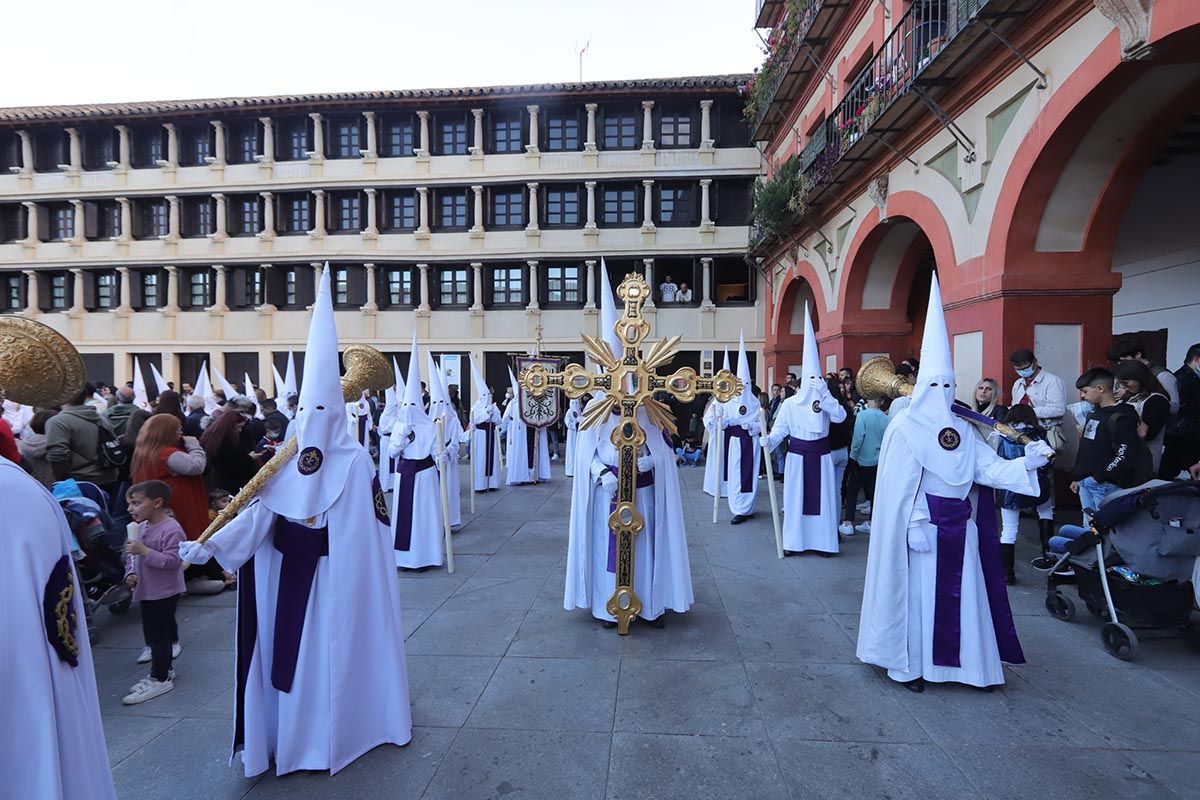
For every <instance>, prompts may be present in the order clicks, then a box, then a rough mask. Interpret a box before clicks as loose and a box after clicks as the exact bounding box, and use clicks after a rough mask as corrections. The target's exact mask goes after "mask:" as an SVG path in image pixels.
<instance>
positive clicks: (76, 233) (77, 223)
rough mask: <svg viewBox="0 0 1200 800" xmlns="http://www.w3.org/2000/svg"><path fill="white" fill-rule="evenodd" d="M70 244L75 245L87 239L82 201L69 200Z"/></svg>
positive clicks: (79, 244)
mask: <svg viewBox="0 0 1200 800" xmlns="http://www.w3.org/2000/svg"><path fill="white" fill-rule="evenodd" d="M71 211H72V213H71V244H73V245H75V246H76V247H78V246H81V245H82V244H83V243H84V242H86V241H87V235H86V234H87V231H86V221H85V220H84V218H83V201H82V200H72V201H71Z"/></svg>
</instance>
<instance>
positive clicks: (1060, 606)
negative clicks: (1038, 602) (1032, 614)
mask: <svg viewBox="0 0 1200 800" xmlns="http://www.w3.org/2000/svg"><path fill="white" fill-rule="evenodd" d="M1046 610H1047V611H1049V612H1050V613H1051V614H1053V615H1054V616H1055V617H1057V618H1058V619H1061V620H1062V621H1063V622H1070V621H1071V620H1073V619H1075V603H1074V601H1072V600H1071V598H1069V597H1067V596H1066V595H1065V594H1063V593H1062V592H1055V593H1054V594H1053V595H1046Z"/></svg>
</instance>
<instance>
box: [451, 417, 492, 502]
mask: <svg viewBox="0 0 1200 800" xmlns="http://www.w3.org/2000/svg"><path fill="white" fill-rule="evenodd" d="M484 422H491V423H492V424H494V425H499V424H500V409H498V408H496V406H495V404H494V403H489V404H488V405H487V406H486V407H485V406H482V405H481V404H480V403H476V404H475V405H473V406H471V424H472V425H479V424H481V423H484ZM491 435H492V436H493V437H494V440H493V442H492V474H491V475H490V476H489V475H488V474H487V452H488V450H487V445H488V442H487V440H488V431H483V430H480V429H479V428H473V429H471V430H469V431H464V432H463V433H462V435H461V436H460V437H459V440H460V441H463V442H465V441H468V440H469V441H470V442H471V473H472V488H473V489H474V490H475V491H477V492H482V491H486V490H488V489H499V488H500V431H499V430H498V429H497V430H493V431H491Z"/></svg>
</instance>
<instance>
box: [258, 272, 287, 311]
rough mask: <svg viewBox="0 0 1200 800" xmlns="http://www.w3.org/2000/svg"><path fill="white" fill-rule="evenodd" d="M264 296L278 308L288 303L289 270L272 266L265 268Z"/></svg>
mask: <svg viewBox="0 0 1200 800" xmlns="http://www.w3.org/2000/svg"><path fill="white" fill-rule="evenodd" d="M263 297H265V298H266V300H267V302H268V303H270V304H271V305H273V306H275V307H276V308H283V307H284V306H286V305H287V270H286V269H280V268H278V267H270V268H269V269H266V270H263Z"/></svg>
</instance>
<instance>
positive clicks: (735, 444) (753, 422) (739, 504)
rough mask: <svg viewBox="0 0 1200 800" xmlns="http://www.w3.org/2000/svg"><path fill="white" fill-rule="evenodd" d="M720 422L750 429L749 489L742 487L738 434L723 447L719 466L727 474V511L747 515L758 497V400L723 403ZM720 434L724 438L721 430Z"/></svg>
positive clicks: (751, 511)
mask: <svg viewBox="0 0 1200 800" xmlns="http://www.w3.org/2000/svg"><path fill="white" fill-rule="evenodd" d="M742 408H745V409H746V413H745V414H742V413H740V412H741V409H742ZM722 422H723V424H724V426H725V427H726V428H729V427H733V426H738V427H741V428H744V429H745V430H747V431H749V432H750V454H751V458H752V459H753V461H752V463H751V465H750V491H749V492H743V491H742V440H741V439H739V438H738V437H736V436H734V437H731V438H730V440H729V446H728V447H727V448H726V449H725V463H724V464H722V466H721V472H722V474H725V475H728V476H729V480H728V481H726V482H725V489H726V494H727V495H728V497H729V512H730V513H731V514H735V515H741V516H744V517H745V516H749V515H751V514H753V513H754V506H755V504H756V501H757V500H758V459H759V450H758V438H759V433H760V428H759V419H758V402H757V401H754V402H751V403H750V405H748V406H743V405H742V400H741V398H740V397H735V398H734V399H733V400H731V401H729V402H728V403H726V404H725V415H724V418H723V420H722ZM720 436H721V438H722V440H724V438H725V433H724V431H722V432H721V434H720ZM725 464H728V465H729V466H728V470H726V467H725Z"/></svg>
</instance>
